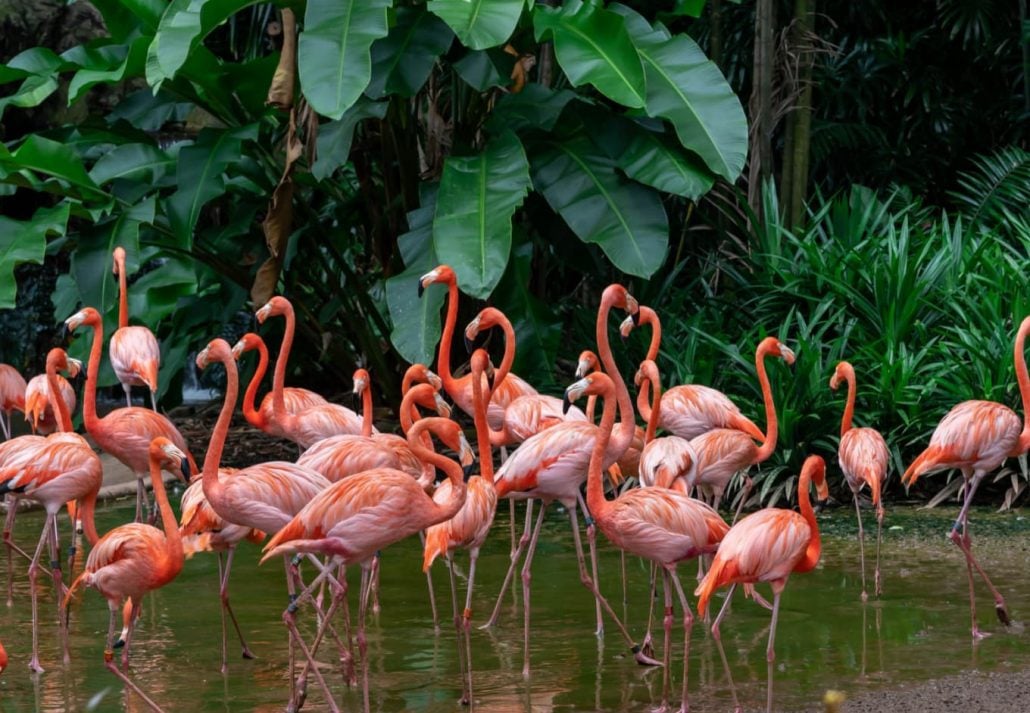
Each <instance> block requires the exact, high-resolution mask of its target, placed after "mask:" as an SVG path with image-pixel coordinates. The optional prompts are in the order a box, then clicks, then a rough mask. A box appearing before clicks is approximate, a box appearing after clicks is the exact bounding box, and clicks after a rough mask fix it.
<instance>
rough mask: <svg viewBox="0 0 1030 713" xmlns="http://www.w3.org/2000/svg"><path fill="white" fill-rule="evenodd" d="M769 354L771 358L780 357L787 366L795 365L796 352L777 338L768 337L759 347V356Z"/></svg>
mask: <svg viewBox="0 0 1030 713" xmlns="http://www.w3.org/2000/svg"><path fill="white" fill-rule="evenodd" d="M763 354H768V355H769V356H774V357H780V358H781V359H783V361H785V362H787V364H793V363H794V358H795V356H794V351H793V350H792V349H789V348H788V347H787V345H785V344H784V343H783V342H781V341H780V340H779V339H777V338H776V337H766V338H765V339H763V340H762V341H761V343H760V344H759V345H758V355H759V356H761V355H763Z"/></svg>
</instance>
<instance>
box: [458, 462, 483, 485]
mask: <svg viewBox="0 0 1030 713" xmlns="http://www.w3.org/2000/svg"><path fill="white" fill-rule="evenodd" d="M478 469H479V463H477V462H476V461H472V462H471V463H469V464H468V465H466V466H465V467H463V468H462V469H461V474H462V475H463V476H464V477H465V482H468V479H469V478H471V477H472V476H473V475H474V474H475V473H476V471H477V470H478Z"/></svg>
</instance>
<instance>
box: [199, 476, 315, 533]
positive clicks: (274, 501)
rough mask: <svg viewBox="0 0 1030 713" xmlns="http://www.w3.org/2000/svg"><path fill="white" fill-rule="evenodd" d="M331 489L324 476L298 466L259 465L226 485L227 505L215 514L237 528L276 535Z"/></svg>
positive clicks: (228, 480) (225, 482)
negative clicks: (302, 510) (319, 494)
mask: <svg viewBox="0 0 1030 713" xmlns="http://www.w3.org/2000/svg"><path fill="white" fill-rule="evenodd" d="M327 487H329V481H328V480H326V479H325V478H324V477H323V476H322V475H320V474H318V473H316V472H315V471H313V470H310V469H309V468H304V467H303V466H299V465H297V464H296V463H287V462H286V461H270V462H268V463H258V464H257V465H252V466H250V467H249V468H244V469H242V470H240V471H239V472H237V473H236V474H235V475H234V476H232V477H231V478H227V479H226V480H225V481H224V483H222V494H223V501H222V502H223V505H220V506H219V507H217V508H216V510H215V511H216V512H218V514H219V515H221V516H222V517H223V518H224V519H226V520H229V521H230V522H233V523H235V524H237V525H243V526H246V527H249V528H254V529H257V530H260V531H262V532H265V533H271V532H276V531H277V530H279V529H280V528H281V527H282V526H283V525H285V524H286V523H288V522H289V521H290V518H292V517H293V516H294V515H296V514H297V513H298V512H300V510H301V509H302V508H303V507H304V506H305V505H307V504H308V503H309V502H310V501H311V499H312V498H314V497H315V496H316V495H317V494H318V493H320V492H322V491H323V490H325V489H326V488H327ZM223 508H224V509H223Z"/></svg>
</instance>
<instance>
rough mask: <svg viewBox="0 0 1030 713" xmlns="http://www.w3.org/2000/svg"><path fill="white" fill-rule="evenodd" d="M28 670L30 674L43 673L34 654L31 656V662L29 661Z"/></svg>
mask: <svg viewBox="0 0 1030 713" xmlns="http://www.w3.org/2000/svg"><path fill="white" fill-rule="evenodd" d="M29 670H30V671H32V673H43V671H44V669H43V667H42V666H40V665H39V657H38V656H36V655H35V654H33V655H32V660H31V661H29Z"/></svg>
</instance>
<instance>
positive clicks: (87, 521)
mask: <svg viewBox="0 0 1030 713" xmlns="http://www.w3.org/2000/svg"><path fill="white" fill-rule="evenodd" d="M99 492H100V491H99V490H98V491H96V492H94V493H90V494H89V495H87V496H86V497H84V498H82V500H80V501H79V509H78V511H77V515H78V519H80V520H81V521H82V531H83V533H84V534H85V535H86V542H88V543H89V546H90V547H92V546H93V545H95V544H96V543H97V541H98V540H99V539H100V535H99V534H98V533H97V524H96V522H95V520H94V513H96V510H97V494H98V493H99Z"/></svg>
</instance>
